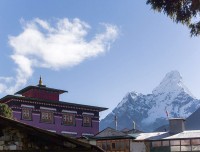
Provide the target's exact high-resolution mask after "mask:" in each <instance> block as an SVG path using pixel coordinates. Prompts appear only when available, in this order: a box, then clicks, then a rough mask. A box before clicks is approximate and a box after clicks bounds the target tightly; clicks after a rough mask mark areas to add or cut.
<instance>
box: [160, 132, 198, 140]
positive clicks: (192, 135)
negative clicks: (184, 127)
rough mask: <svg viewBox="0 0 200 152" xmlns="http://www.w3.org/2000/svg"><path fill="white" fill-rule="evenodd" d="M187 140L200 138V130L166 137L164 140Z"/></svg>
mask: <svg viewBox="0 0 200 152" xmlns="http://www.w3.org/2000/svg"><path fill="white" fill-rule="evenodd" d="M185 138H200V130H189V131H183V132H181V133H178V134H175V135H172V136H169V137H166V138H164V139H185Z"/></svg>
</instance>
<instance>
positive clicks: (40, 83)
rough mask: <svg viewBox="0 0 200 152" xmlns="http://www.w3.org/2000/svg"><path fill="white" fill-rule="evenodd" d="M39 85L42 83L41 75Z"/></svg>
mask: <svg viewBox="0 0 200 152" xmlns="http://www.w3.org/2000/svg"><path fill="white" fill-rule="evenodd" d="M39 85H42V77H41V76H40V80H39Z"/></svg>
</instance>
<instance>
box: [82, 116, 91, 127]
mask: <svg viewBox="0 0 200 152" xmlns="http://www.w3.org/2000/svg"><path fill="white" fill-rule="evenodd" d="M87 121H89V122H87ZM83 127H92V116H90V115H83Z"/></svg>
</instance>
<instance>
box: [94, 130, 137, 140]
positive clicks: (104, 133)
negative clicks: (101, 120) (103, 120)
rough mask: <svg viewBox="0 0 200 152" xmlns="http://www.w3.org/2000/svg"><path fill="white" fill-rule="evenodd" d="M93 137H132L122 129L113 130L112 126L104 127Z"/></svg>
mask: <svg viewBox="0 0 200 152" xmlns="http://www.w3.org/2000/svg"><path fill="white" fill-rule="evenodd" d="M92 138H94V139H102V140H103V139H127V138H133V137H131V136H129V135H127V134H125V133H123V132H122V131H118V130H115V129H113V128H110V127H108V128H106V129H104V130H102V131H101V132H99V133H97V134H96V135H95V136H94V137H92Z"/></svg>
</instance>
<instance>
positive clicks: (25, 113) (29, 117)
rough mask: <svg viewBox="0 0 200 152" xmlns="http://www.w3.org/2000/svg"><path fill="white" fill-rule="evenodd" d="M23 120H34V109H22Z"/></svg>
mask: <svg viewBox="0 0 200 152" xmlns="http://www.w3.org/2000/svg"><path fill="white" fill-rule="evenodd" d="M22 119H23V120H32V109H31V108H22Z"/></svg>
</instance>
